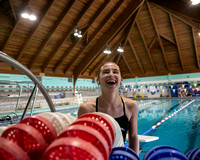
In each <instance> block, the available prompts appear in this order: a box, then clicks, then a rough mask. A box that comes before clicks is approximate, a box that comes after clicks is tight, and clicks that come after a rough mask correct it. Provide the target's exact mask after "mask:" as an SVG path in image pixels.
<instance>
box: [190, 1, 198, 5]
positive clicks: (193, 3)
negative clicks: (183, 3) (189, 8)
mask: <svg viewBox="0 0 200 160" xmlns="http://www.w3.org/2000/svg"><path fill="white" fill-rule="evenodd" d="M191 1H192V5H197V4H199V3H200V0H191Z"/></svg>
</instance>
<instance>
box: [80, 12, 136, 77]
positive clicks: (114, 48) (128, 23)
mask: <svg viewBox="0 0 200 160" xmlns="http://www.w3.org/2000/svg"><path fill="white" fill-rule="evenodd" d="M132 17H133V18H135V16H132ZM130 23H131V24H132V23H133V22H132V18H131V20H130V22H129V21H128V22H127V23H126V24H124V26H123V27H122V28H121V29H120V30H119V31H118V32H117V33H116V34H115V35H118V34H120V32H122V31H124V30H125V29H126V28H129V26H130ZM115 35H114V36H113V39H114V38H115ZM121 39H122V40H121ZM121 39H120V40H119V42H117V43H116V44H115V45H114V46H113V47H112V48H111V51H112V52H113V50H114V51H116V50H117V48H118V46H119V44H120V43H121V42H122V41H123V39H125V36H124V35H123V36H122V38H121ZM110 41H112V40H110ZM107 44H108V42H107ZM98 56H99V55H98ZM98 56H96V57H95V58H94V59H93V60H92V61H91V62H90V63H92V62H94V61H95V60H96V59H97V57H98ZM107 56H111V54H109V55H107ZM107 56H106V57H107ZM106 57H105V58H106ZM88 67H89V65H88V66H87V67H86V68H85V69H84V70H83V71H82V74H84V72H85V71H86V70H87V68H88Z"/></svg>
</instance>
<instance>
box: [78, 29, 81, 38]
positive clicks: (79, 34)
mask: <svg viewBox="0 0 200 160" xmlns="http://www.w3.org/2000/svg"><path fill="white" fill-rule="evenodd" d="M78 37H79V38H81V37H82V34H81V31H80V30H79V31H78Z"/></svg>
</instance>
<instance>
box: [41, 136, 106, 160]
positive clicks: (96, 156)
mask: <svg viewBox="0 0 200 160" xmlns="http://www.w3.org/2000/svg"><path fill="white" fill-rule="evenodd" d="M57 159H77V160H78V159H80V160H86V159H91V160H104V158H103V156H102V154H101V153H100V151H99V150H98V149H97V148H96V147H95V146H93V145H92V144H91V143H89V142H87V141H85V140H82V139H80V138H73V137H65V138H59V139H57V140H55V141H54V142H53V143H52V144H51V145H50V146H49V147H48V148H47V149H46V151H45V153H44V155H43V157H42V160H57Z"/></svg>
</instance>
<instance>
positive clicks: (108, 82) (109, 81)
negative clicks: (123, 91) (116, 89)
mask: <svg viewBox="0 0 200 160" xmlns="http://www.w3.org/2000/svg"><path fill="white" fill-rule="evenodd" d="M106 83H107V84H108V85H115V84H116V81H114V80H108V81H107V82H106Z"/></svg>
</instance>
